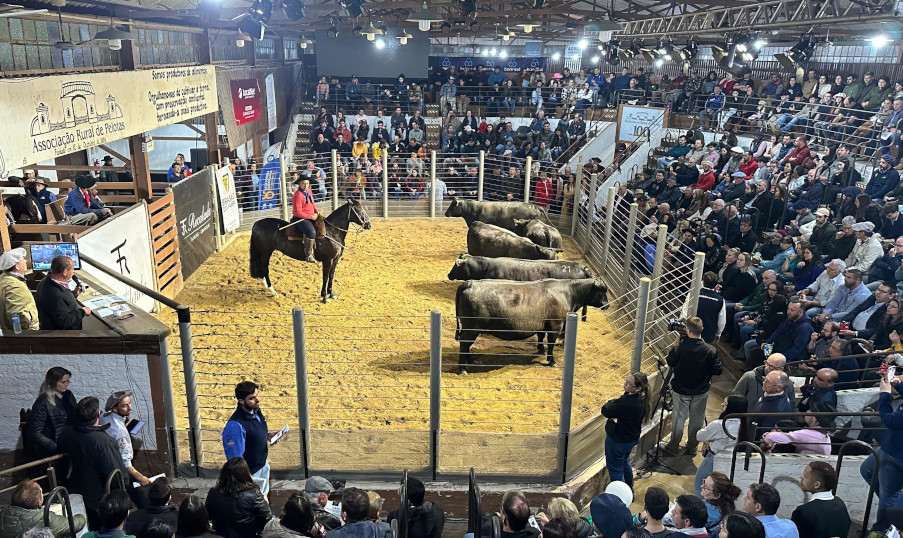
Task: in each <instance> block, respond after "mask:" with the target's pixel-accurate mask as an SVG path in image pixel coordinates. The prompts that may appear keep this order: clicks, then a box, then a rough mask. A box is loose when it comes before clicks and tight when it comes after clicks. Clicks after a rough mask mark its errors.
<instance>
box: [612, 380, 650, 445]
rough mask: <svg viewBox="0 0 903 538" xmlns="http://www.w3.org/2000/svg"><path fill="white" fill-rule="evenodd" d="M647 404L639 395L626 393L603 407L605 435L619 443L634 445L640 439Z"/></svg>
mask: <svg viewBox="0 0 903 538" xmlns="http://www.w3.org/2000/svg"><path fill="white" fill-rule="evenodd" d="M644 404H645V402H644V401H643V399H642V398H640V395H639V394H628V393H626V392H625V393H624V394H622V395H621V396H620V397H618V398H615V399H613V400H608V402H606V403H605V405H603V406H602V416H604V417H605V418H607V419H608V420H607V421H606V422H605V434H606V435H607V436H608V437H611V439H612V440H613V441H617V442H619V443H632V442H634V441H636V440H638V439H639V438H640V428H641V427H642V425H643V406H644Z"/></svg>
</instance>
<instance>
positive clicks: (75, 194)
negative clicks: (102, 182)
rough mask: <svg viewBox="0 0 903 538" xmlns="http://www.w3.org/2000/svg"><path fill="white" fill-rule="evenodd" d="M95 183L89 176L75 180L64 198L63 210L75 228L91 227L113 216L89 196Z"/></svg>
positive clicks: (96, 199) (94, 198) (95, 197)
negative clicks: (73, 186) (73, 185)
mask: <svg viewBox="0 0 903 538" xmlns="http://www.w3.org/2000/svg"><path fill="white" fill-rule="evenodd" d="M95 184H96V182H95V181H94V177H93V176H91V175H90V174H85V175H83V176H79V177H77V178H75V186H76V187H77V188H75V189H73V190H72V191H71V192H70V193H69V196H68V197H67V198H66V205H65V206H63V210H64V211H65V213H66V216H67V217H68V218H69V222H70V223H71V224H75V225H77V226H82V225H84V226H93V225H95V224H97V223H98V222H100V221H101V220H103V219H105V218H107V217H109V216H110V215H112V214H113V212H112V211H110V209H109V208H107V207H104V205H103V202H101V201H100V198H98V197H97V196H95V195H93V194H91V189H92V188H93V187H94V185H95Z"/></svg>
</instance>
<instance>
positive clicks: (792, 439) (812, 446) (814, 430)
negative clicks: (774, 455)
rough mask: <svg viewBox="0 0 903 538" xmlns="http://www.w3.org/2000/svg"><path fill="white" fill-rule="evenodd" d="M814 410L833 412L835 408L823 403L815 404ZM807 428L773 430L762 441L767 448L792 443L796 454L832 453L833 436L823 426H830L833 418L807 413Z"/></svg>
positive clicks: (823, 454)
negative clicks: (829, 435)
mask: <svg viewBox="0 0 903 538" xmlns="http://www.w3.org/2000/svg"><path fill="white" fill-rule="evenodd" d="M813 405H814V407H813V408H812V410H813V411H816V412H831V411H836V409H834V408H828V407H827V406H825V405H824V404H822V403H815V404H813ZM803 421H804V423H805V425H806V427H805V428H802V429H799V430H790V431H786V432H784V431H771V432H768V433H766V434H765V435H763V436H762V443H763V444H764V445H765V446H766V449H767V450H769V451H770V450H773V449H774V447H775V445H791V446H792V447H793V451H794V453H796V454H817V455H821V456H827V455H829V454H831V438H830V437H828V435H827V434H826V433H825V431H824V429H823V428H830V427H831V424H832V422H833V421H832V420H831V418H830V417H827V416H818V417H816V416H814V415H806V416H805V417H803Z"/></svg>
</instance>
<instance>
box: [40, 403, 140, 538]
mask: <svg viewBox="0 0 903 538" xmlns="http://www.w3.org/2000/svg"><path fill="white" fill-rule="evenodd" d="M75 417H76V422H75V425H73V426H69V427H68V428H66V429H64V430H63V432H62V433H61V434H60V438H59V443H58V444H59V451H60V452H67V453H68V454H69V464H70V469H71V471H70V473H69V478H68V480H67V484H66V486H67V488H68V489H69V493H78V494H79V495H81V496H82V497H83V498H84V501H85V509H86V510H87V513H88V528H89V529H91V530H98V529H100V528H101V526H106V527H107V528H109V526H108V525H107V524H106V523H105V522H104V521H102V520H101V515H100V513H99V512H100V510H101V504H102V503H101V499H102V498H103V495H104V491H105V488H106V483H107V478H108V477H109V476H110V473H112V472H113V471H116V470H118V471H120V472H121V473H122V476H123V478H124V477H125V476H126V473H127V472H128V471H126V469H125V467H124V466H123V465H122V458H121V457H120V455H119V446H118V445H117V444H116V441H114V440H113V438H112V437H110V436H109V435H107V434H106V432H104V428H102V427H101V426H100V402H98V401H97V398H95V397H94V396H88V397H86V398H82V399H81V400H80V401H79V402H78V405H77V406H76V411H75ZM113 493H115V492H113ZM113 493H111V495H112V494H113ZM122 493H123V494H124V495H125V492H122ZM125 498H126V501H127V506H126V514H128V507H129V506H130V505H131V501H130V500H128V499H129V497H128V495H125ZM122 519H123V521H124V520H125V515H123V517H122ZM120 524H121V522H120Z"/></svg>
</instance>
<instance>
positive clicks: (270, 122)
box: [264, 73, 279, 133]
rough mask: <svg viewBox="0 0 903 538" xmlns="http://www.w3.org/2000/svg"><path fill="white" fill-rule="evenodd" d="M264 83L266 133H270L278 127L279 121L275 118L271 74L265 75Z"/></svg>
mask: <svg viewBox="0 0 903 538" xmlns="http://www.w3.org/2000/svg"><path fill="white" fill-rule="evenodd" d="M264 82H265V83H266V92H267V128H268V129H267V132H269V133H271V132H273V131H274V130H275V129H276V127H278V126H279V125H278V123H279V120H278V119H277V118H276V81H275V80H274V79H273V74H272V73H270V74H269V75H267V76H266V78H265V79H264Z"/></svg>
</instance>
